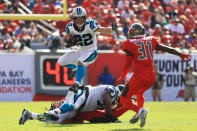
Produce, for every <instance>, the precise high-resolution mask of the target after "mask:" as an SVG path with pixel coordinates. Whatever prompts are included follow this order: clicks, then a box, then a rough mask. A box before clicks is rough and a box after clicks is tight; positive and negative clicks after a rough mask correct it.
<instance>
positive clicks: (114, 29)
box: [111, 22, 118, 31]
mask: <svg viewBox="0 0 197 131" xmlns="http://www.w3.org/2000/svg"><path fill="white" fill-rule="evenodd" d="M111 26H112V30H113V31H117V30H118V25H117V23H115V22H114V23H112V24H111Z"/></svg>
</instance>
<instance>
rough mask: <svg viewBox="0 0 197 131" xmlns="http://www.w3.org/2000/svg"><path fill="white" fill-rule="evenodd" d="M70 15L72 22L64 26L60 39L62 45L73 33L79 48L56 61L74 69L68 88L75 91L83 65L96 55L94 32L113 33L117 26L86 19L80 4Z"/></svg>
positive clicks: (90, 61)
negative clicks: (64, 30) (74, 79)
mask: <svg viewBox="0 0 197 131" xmlns="http://www.w3.org/2000/svg"><path fill="white" fill-rule="evenodd" d="M71 17H72V20H73V22H70V23H68V24H67V26H66V35H65V36H64V37H63V39H62V45H64V44H65V41H66V40H68V38H69V37H70V36H71V35H74V36H75V38H77V40H78V45H79V49H78V50H75V51H71V52H68V53H66V54H64V55H63V56H61V57H60V58H59V59H58V63H59V64H60V65H62V66H65V67H68V68H71V69H73V70H76V81H75V84H74V85H73V86H72V87H70V89H69V90H70V91H73V92H75V93H77V91H78V87H79V85H80V82H81V80H82V78H83V76H84V74H85V66H86V65H89V64H91V63H93V62H94V61H95V60H96V58H97V56H98V52H97V39H96V33H97V32H100V33H106V34H107V33H113V31H115V30H117V28H118V27H117V24H116V23H113V24H112V28H111V27H101V26H99V23H98V22H97V21H96V20H93V19H87V13H86V10H85V9H84V8H83V7H81V6H78V7H76V8H74V9H73V11H72V16H71ZM65 46H66V45H65Z"/></svg>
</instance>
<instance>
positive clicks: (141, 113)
mask: <svg viewBox="0 0 197 131" xmlns="http://www.w3.org/2000/svg"><path fill="white" fill-rule="evenodd" d="M147 114H148V110H147V109H142V108H141V109H140V111H139V118H140V127H144V125H145V124H146V116H147Z"/></svg>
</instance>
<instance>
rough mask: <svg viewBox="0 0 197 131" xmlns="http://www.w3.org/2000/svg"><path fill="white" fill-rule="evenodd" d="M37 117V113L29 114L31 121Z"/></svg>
mask: <svg viewBox="0 0 197 131" xmlns="http://www.w3.org/2000/svg"><path fill="white" fill-rule="evenodd" d="M38 115H39V114H37V113H34V112H31V117H32V118H33V119H37V117H38Z"/></svg>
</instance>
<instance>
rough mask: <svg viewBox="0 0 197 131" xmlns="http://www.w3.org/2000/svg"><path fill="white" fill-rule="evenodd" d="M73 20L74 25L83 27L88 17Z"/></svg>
mask: <svg viewBox="0 0 197 131" xmlns="http://www.w3.org/2000/svg"><path fill="white" fill-rule="evenodd" d="M73 20H74V23H75V24H76V25H77V27H83V26H84V25H85V22H86V17H85V16H82V17H74V18H73Z"/></svg>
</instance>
